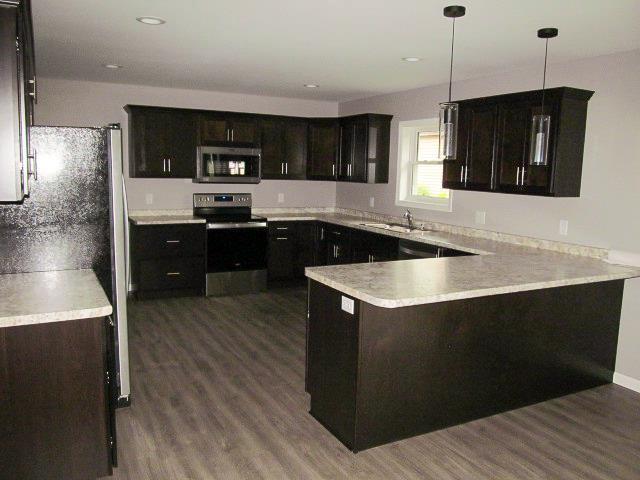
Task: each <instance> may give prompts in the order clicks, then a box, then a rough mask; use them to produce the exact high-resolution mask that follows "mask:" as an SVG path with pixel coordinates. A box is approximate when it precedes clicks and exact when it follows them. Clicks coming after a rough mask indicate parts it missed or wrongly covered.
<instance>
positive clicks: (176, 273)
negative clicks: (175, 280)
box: [167, 272, 180, 277]
mask: <svg viewBox="0 0 640 480" xmlns="http://www.w3.org/2000/svg"><path fill="white" fill-rule="evenodd" d="M178 275H180V272H167V277H177V276H178Z"/></svg>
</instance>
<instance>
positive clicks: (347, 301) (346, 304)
mask: <svg viewBox="0 0 640 480" xmlns="http://www.w3.org/2000/svg"><path fill="white" fill-rule="evenodd" d="M355 306H356V302H354V301H353V298H349V297H345V296H344V295H343V296H342V310H344V311H345V312H347V313H350V314H351V315H353V312H354V310H355Z"/></svg>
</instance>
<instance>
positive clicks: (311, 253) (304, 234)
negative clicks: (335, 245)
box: [295, 222, 316, 278]
mask: <svg viewBox="0 0 640 480" xmlns="http://www.w3.org/2000/svg"><path fill="white" fill-rule="evenodd" d="M315 239H316V224H315V222H299V223H298V224H297V225H296V243H297V245H296V272H295V273H296V277H300V278H304V269H305V268H306V267H312V266H314V265H315V264H316V245H315Z"/></svg>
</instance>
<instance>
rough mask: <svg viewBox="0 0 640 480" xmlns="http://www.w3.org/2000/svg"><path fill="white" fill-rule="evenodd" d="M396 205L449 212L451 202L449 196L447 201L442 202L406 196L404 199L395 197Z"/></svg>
mask: <svg viewBox="0 0 640 480" xmlns="http://www.w3.org/2000/svg"><path fill="white" fill-rule="evenodd" d="M396 205H397V206H400V207H411V208H418V209H422V210H437V211H440V212H451V211H453V209H452V202H451V197H449V201H448V202H447V203H444V202H430V201H428V200H417V199H416V200H413V199H411V198H406V199H404V200H399V199H396Z"/></svg>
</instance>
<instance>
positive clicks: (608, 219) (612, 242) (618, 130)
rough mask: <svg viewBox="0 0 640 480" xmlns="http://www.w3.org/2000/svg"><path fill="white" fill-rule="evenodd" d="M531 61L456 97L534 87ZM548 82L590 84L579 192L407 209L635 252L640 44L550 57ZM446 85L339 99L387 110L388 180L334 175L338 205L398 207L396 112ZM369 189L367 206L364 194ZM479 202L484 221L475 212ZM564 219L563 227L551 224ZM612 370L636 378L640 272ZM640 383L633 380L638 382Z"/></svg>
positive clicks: (421, 106) (639, 195)
mask: <svg viewBox="0 0 640 480" xmlns="http://www.w3.org/2000/svg"><path fill="white" fill-rule="evenodd" d="M541 74H542V72H541V70H540V68H539V67H537V68H533V69H527V70H521V71H514V72H510V73H504V74H499V75H495V76H492V77H487V78H482V79H475V80H470V81H464V82H457V83H456V84H455V85H454V88H453V96H454V98H472V97H480V96H485V95H494V94H499V93H507V92H516V91H522V90H530V89H538V88H540V84H541ZM547 79H548V85H549V86H562V85H567V86H572V87H578V88H585V89H589V90H595V92H596V93H595V95H594V96H593V98H592V99H591V101H590V102H589V113H588V120H587V133H586V145H585V154H584V169H583V174H582V194H581V196H580V198H568V199H553V198H535V197H522V196H517V195H505V194H495V193H473V192H454V195H453V212H450V213H449V212H437V211H432V210H417V209H416V210H414V214H415V216H416V217H418V218H423V219H430V220H435V221H442V222H446V223H452V224H456V225H465V226H470V227H477V228H486V229H488V230H494V231H500V232H508V233H514V234H521V235H528V236H533V237H539V238H547V239H551V240H560V241H568V242H573V243H579V244H585V245H593V246H598V247H606V248H611V249H616V250H625V251H633V252H636V253H640V214H639V213H638V210H639V208H640V133H639V132H640V114H639V113H638V112H640V51H638V50H637V51H633V52H628V53H623V54H616V55H609V56H604V57H598V58H592V59H588V60H583V61H579V62H573V63H571V64H563V65H554V64H550V65H549V70H548V76H547ZM446 95H447V90H446V85H441V86H437V87H431V88H422V89H418V90H411V91H405V92H399V93H393V94H388V95H382V96H378V97H372V98H367V99H362V100H356V101H351V102H347V103H342V104H340V114H341V115H345V114H354V113H362V112H373V113H386V114H393V115H394V118H393V123H392V127H391V158H390V172H389V173H390V175H389V183H388V184H387V185H375V186H371V185H356V184H344V183H341V184H338V186H337V192H336V194H337V198H336V205H337V206H339V207H346V208H356V209H361V210H374V211H377V212H382V213H388V214H396V215H397V214H400V213H401V212H403V211H404V208H401V207H396V206H395V189H396V165H397V154H398V148H397V147H398V122H399V121H401V120H417V119H422V118H431V117H435V116H437V105H438V102H441V101H443V100H445V99H446ZM371 196H373V197H375V205H376V207H375V208H370V207H369V197H371ZM476 211H485V212H486V225H476V224H475V212H476ZM562 219H564V220H568V221H569V233H568V236H560V235H559V234H558V225H559V221H560V220H562ZM617 370H618V372H620V373H622V374H624V375H628V376H631V377H633V378H635V379H640V280H631V281H627V284H626V289H625V298H624V306H623V321H622V328H621V332H620V343H619V357H618V366H617ZM639 385H640V383H639Z"/></svg>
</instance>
